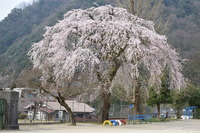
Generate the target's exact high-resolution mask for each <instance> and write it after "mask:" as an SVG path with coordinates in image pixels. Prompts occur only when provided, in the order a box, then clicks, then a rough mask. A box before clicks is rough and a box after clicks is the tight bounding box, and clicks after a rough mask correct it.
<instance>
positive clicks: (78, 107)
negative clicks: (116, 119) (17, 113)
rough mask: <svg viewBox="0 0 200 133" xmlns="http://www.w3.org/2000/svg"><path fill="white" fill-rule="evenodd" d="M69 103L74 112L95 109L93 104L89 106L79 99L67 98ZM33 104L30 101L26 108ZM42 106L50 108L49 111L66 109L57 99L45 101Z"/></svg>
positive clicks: (89, 111)
mask: <svg viewBox="0 0 200 133" xmlns="http://www.w3.org/2000/svg"><path fill="white" fill-rule="evenodd" d="M66 103H67V105H68V106H69V107H70V108H71V110H72V112H76V113H79V112H88V113H92V112H94V111H95V109H94V108H92V107H91V106H89V105H88V104H85V103H82V102H77V101H69V100H66ZM31 106H34V104H33V103H30V104H29V105H27V106H25V107H24V108H25V109H28V108H30V107H31ZM41 108H46V109H47V108H48V109H49V110H48V112H49V111H50V112H51V111H52V110H66V109H65V108H64V107H63V106H61V105H60V104H59V103H58V102H57V101H50V102H49V101H48V102H47V101H45V102H43V106H42V107H40V108H39V109H41Z"/></svg>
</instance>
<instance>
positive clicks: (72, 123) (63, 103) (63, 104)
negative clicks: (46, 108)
mask: <svg viewBox="0 0 200 133" xmlns="http://www.w3.org/2000/svg"><path fill="white" fill-rule="evenodd" d="M56 99H57V100H58V102H59V103H60V105H62V106H63V107H65V109H66V110H67V111H68V113H69V122H70V124H71V125H72V126H76V121H75V118H74V115H73V112H72V110H71V108H70V107H69V106H68V105H67V103H66V102H65V99H63V98H62V97H57V98H56Z"/></svg>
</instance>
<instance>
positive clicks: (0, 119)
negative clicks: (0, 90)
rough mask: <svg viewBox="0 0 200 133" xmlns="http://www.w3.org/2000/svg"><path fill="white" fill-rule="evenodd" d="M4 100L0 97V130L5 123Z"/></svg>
mask: <svg viewBox="0 0 200 133" xmlns="http://www.w3.org/2000/svg"><path fill="white" fill-rule="evenodd" d="M5 112H6V101H5V100H4V99H0V130H2V129H3V128H4V124H5Z"/></svg>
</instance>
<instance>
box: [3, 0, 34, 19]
mask: <svg viewBox="0 0 200 133" xmlns="http://www.w3.org/2000/svg"><path fill="white" fill-rule="evenodd" d="M30 1H31V0H0V21H1V20H2V19H4V18H5V17H6V16H7V15H8V14H9V13H10V12H11V10H12V9H13V8H15V7H16V6H18V5H19V4H20V3H22V2H30Z"/></svg>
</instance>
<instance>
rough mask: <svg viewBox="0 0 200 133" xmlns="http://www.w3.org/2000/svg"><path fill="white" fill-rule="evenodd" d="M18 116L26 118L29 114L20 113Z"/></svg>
mask: <svg viewBox="0 0 200 133" xmlns="http://www.w3.org/2000/svg"><path fill="white" fill-rule="evenodd" d="M18 118H19V119H26V118H27V114H19V116H18Z"/></svg>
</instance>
